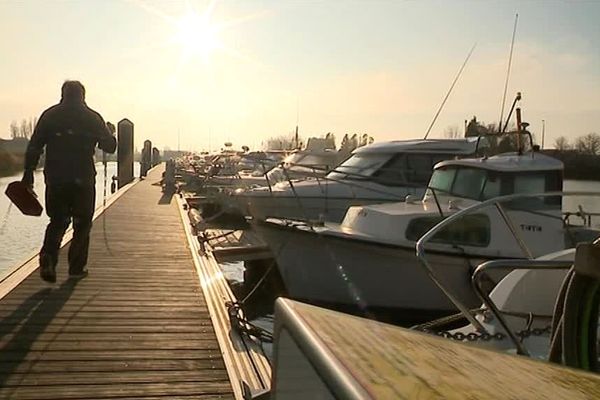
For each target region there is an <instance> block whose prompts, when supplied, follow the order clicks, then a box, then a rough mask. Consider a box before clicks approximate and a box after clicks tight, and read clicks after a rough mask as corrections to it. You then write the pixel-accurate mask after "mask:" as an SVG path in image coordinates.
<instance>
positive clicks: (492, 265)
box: [471, 260, 573, 355]
mask: <svg viewBox="0 0 600 400" xmlns="http://www.w3.org/2000/svg"><path fill="white" fill-rule="evenodd" d="M572 265H573V261H558V260H491V261H486V262H484V263H482V264H480V265H479V266H478V267H477V268H476V269H475V271H474V272H473V276H471V282H472V284H473V287H474V288H475V292H476V293H477V295H478V296H479V298H480V299H481V301H483V304H485V305H486V306H487V308H488V309H489V310H490V311H491V312H492V314H494V316H495V317H496V318H497V319H498V322H500V325H501V326H502V329H504V331H505V332H506V334H507V335H508V337H510V339H511V340H512V342H513V344H514V345H515V347H516V349H517V352H518V354H522V355H528V353H527V350H526V349H525V348H524V347H523V346H522V344H521V342H520V341H519V340H518V339H517V337H516V335H515V334H514V332H513V331H512V330H511V329H510V328H509V326H508V322H506V319H505V318H504V316H503V315H502V312H501V311H500V310H499V309H498V307H496V304H495V303H494V302H493V300H492V299H491V297H490V296H489V295H488V294H487V293H486V292H485V291H484V290H483V288H482V287H481V277H482V276H483V275H484V274H485V271H486V270H488V269H502V270H505V269H509V270H511V271H514V270H518V269H550V270H556V269H569V268H570V267H571V266H572Z"/></svg>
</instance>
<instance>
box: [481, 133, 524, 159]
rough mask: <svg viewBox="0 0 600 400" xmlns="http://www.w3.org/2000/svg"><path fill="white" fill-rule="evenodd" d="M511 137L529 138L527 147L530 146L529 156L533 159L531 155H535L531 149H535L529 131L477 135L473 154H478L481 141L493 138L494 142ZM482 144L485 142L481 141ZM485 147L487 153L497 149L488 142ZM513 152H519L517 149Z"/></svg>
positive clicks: (496, 146)
mask: <svg viewBox="0 0 600 400" xmlns="http://www.w3.org/2000/svg"><path fill="white" fill-rule="evenodd" d="M511 135H518V136H517V137H519V136H521V135H523V136H525V137H527V138H529V146H530V147H529V149H530V150H532V152H531V155H532V157H533V155H534V154H535V152H534V151H533V149H534V148H535V146H534V144H533V136H532V135H531V132H529V131H521V132H502V133H485V134H482V135H479V136H478V137H477V143H476V145H475V154H479V153H478V151H479V150H480V148H479V146H480V144H481V143H482V139H488V138H493V139H494V140H497V139H502V138H505V137H509V136H511ZM483 142H484V143H485V142H486V141H483ZM486 145H487V146H486V148H487V149H488V153H489V152H490V151H493V150H494V149H495V148H498V144H495V146H492V145H491V144H490V142H489V141H487V143H486ZM515 150H517V151H519V150H518V149H515ZM487 155H488V156H490V155H491V154H487Z"/></svg>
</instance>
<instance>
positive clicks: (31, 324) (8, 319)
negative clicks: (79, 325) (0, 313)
mask: <svg viewBox="0 0 600 400" xmlns="http://www.w3.org/2000/svg"><path fill="white" fill-rule="evenodd" d="M77 283H78V282H77V281H69V280H68V281H65V282H63V283H62V284H61V285H60V286H58V287H57V288H52V287H46V288H43V289H40V290H38V291H37V292H35V293H34V294H32V295H31V296H29V297H28V298H27V299H26V300H25V301H24V302H23V303H21V305H19V306H18V307H17V308H16V309H15V310H14V311H12V312H11V313H10V314H8V315H7V316H5V317H4V318H2V320H1V321H0V346H1V347H0V351H1V353H2V358H3V360H2V371H0V387H4V386H5V384H6V381H7V379H8V378H10V377H11V375H12V374H13V373H14V372H15V370H16V369H17V368H18V367H19V366H20V364H21V363H22V362H24V361H25V358H26V356H27V354H28V353H29V352H30V350H31V349H32V346H33V344H34V343H36V341H37V338H38V336H39V335H40V334H42V333H43V332H44V331H45V330H46V329H47V327H48V325H50V324H51V323H52V320H53V319H54V317H55V316H56V315H57V314H58V313H59V312H60V311H61V310H62V308H63V306H64V305H65V304H66V303H67V301H68V300H69V298H70V297H71V295H72V294H73V291H74V290H75V287H76V286H77ZM90 301H91V299H90ZM87 303H88V302H86V304H87ZM83 307H85V304H83V305H82V306H81V308H83ZM67 323H68V322H67ZM58 335H60V332H57V333H56V334H55V336H58ZM51 344H52V341H50V342H49V343H48V345H47V346H50V345H51ZM33 364H35V362H34V363H33ZM33 364H32V365H33ZM22 376H23V378H25V377H26V376H27V375H22ZM13 378H14V377H13Z"/></svg>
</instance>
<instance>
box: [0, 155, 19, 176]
mask: <svg viewBox="0 0 600 400" xmlns="http://www.w3.org/2000/svg"><path fill="white" fill-rule="evenodd" d="M23 162H24V157H23V155H17V154H14V153H9V152H7V151H4V150H2V149H0V177H5V176H11V175H14V174H16V173H18V172H21V171H23Z"/></svg>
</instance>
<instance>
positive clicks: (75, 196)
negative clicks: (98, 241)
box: [40, 183, 96, 273]
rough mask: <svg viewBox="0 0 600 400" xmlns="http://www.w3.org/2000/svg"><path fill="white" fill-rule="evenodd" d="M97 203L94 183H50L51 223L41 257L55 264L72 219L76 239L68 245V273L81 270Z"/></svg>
mask: <svg viewBox="0 0 600 400" xmlns="http://www.w3.org/2000/svg"><path fill="white" fill-rule="evenodd" d="M95 203H96V188H95V186H94V185H80V184H76V183H61V184H47V185H46V213H47V214H48V217H50V223H49V224H48V227H47V228H46V236H45V237H44V245H43V246H42V250H41V251H40V257H47V258H48V259H49V261H50V262H51V263H52V265H53V266H56V264H57V263H58V252H59V249H60V243H61V242H62V238H63V236H64V234H65V231H66V230H67V228H68V226H69V223H71V219H72V220H73V240H72V241H71V247H70V248H69V273H78V272H81V271H82V270H83V268H84V267H85V265H86V264H87V258H88V247H89V244H90V230H91V229H92V217H93V215H94V207H95Z"/></svg>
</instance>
